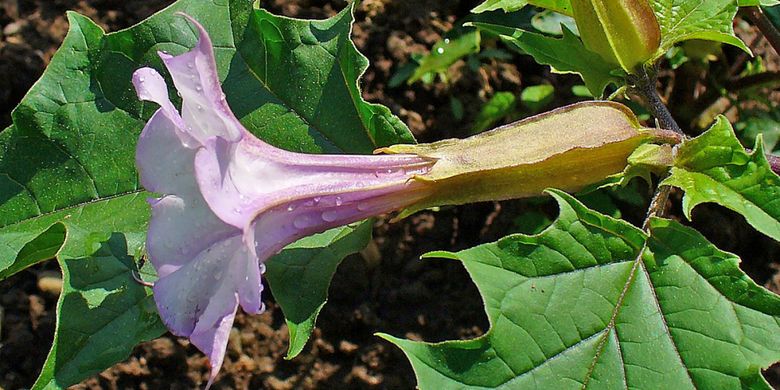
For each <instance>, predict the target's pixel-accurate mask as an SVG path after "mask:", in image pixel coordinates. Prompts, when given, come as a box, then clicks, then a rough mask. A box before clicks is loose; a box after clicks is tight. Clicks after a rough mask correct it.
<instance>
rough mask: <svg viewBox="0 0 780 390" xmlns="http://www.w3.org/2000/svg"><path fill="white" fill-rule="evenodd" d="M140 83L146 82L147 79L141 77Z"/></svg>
mask: <svg viewBox="0 0 780 390" xmlns="http://www.w3.org/2000/svg"><path fill="white" fill-rule="evenodd" d="M138 81H139V82H141V83H143V82H146V79H145V78H143V77H139V78H138Z"/></svg>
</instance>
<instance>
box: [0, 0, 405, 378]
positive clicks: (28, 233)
mask: <svg viewBox="0 0 780 390" xmlns="http://www.w3.org/2000/svg"><path fill="white" fill-rule="evenodd" d="M353 7H354V5H352V6H350V7H347V9H345V10H344V11H343V12H341V13H339V14H338V15H336V16H335V17H333V18H331V19H328V20H324V21H304V20H294V19H289V18H284V17H277V16H274V15H271V14H269V13H267V12H265V11H262V10H254V9H252V7H251V5H250V2H247V1H243V0H233V1H231V2H228V1H224V0H223V1H200V0H180V1H178V2H176V3H175V4H174V5H172V6H171V7H169V8H168V9H166V10H164V11H162V12H160V13H158V14H156V15H154V16H152V17H151V18H149V19H147V20H146V21H144V22H142V23H140V24H139V25H137V26H134V27H132V28H129V29H127V30H123V31H120V32H116V33H111V34H105V33H104V32H103V31H102V30H101V29H100V27H98V26H97V25H95V24H94V23H93V22H91V21H90V20H88V19H87V18H85V17H82V16H80V15H77V14H75V13H70V14H69V15H68V18H69V21H70V25H71V27H70V30H69V32H68V35H67V36H66V38H65V40H64V42H63V45H62V47H61V48H60V50H59V51H58V52H57V53H56V54H55V56H54V57H53V58H52V61H51V64H50V65H49V67H48V68H47V70H46V71H45V72H44V75H43V76H42V78H41V79H40V80H39V81H38V82H37V83H36V85H35V86H34V87H33V88H32V89H31V91H30V92H29V93H28V94H27V96H26V97H25V98H24V100H23V101H22V103H21V104H20V105H19V107H17V109H16V110H15V111H14V113H13V121H14V124H13V126H12V127H10V128H8V129H7V130H5V131H3V132H2V133H0V279H3V278H5V277H8V276H9V275H11V274H13V273H16V272H18V271H20V270H22V269H24V268H25V267H28V266H30V265H32V264H34V263H36V262H40V261H43V260H46V259H48V258H51V257H52V256H55V255H56V256H57V258H58V260H59V261H60V263H61V264H62V266H63V268H64V272H66V273H67V272H72V275H71V280H89V279H88V277H87V276H85V275H81V274H80V273H81V272H85V270H86V268H83V267H78V266H75V263H76V262H78V261H82V260H81V259H90V260H84V261H91V262H96V263H100V264H103V263H106V267H111V265H110V263H111V259H112V258H111V257H108V256H97V257H95V256H93V253H94V250H93V249H94V248H92V246H91V245H88V243H89V242H91V241H90V240H91V239H90V237H93V234H95V233H97V234H100V235H104V236H110V235H111V234H114V233H118V234H122V235H124V236H125V237H127V245H126V246H127V248H126V249H127V252H126V255H127V254H130V255H135V254H137V253H140V250H141V247H142V244H143V241H144V236H145V231H146V225H147V222H148V219H149V209H148V205H147V204H146V202H145V198H147V197H149V196H151V194H148V193H146V192H145V191H144V190H143V188H141V187H140V185H139V181H138V175H137V172H136V170H135V166H134V165H135V164H134V154H135V145H136V140H137V138H138V135H139V133H140V131H141V128H142V127H143V125H144V123H145V120H146V119H147V118H148V117H149V116H150V115H151V114H152V113H153V111H154V110H155V109H156V106H154V105H153V104H149V103H141V102H140V101H139V100H138V99H137V98H136V96H135V93H134V91H133V88H132V85H131V82H130V80H131V75H132V73H133V72H134V71H135V70H136V69H137V68H139V67H141V66H145V65H151V66H154V67H156V68H158V69H160V70H162V64H161V61H160V59H159V57H158V56H157V52H158V51H167V52H170V53H172V54H178V53H182V52H184V51H186V50H188V48H189V47H192V46H194V44H195V42H196V39H197V35H196V34H195V32H194V31H193V27H192V26H191V25H190V24H189V23H188V22H187V21H186V20H185V19H184V18H182V17H180V16H177V15H175V13H176V12H179V11H183V12H186V13H188V14H190V15H192V16H193V17H195V18H196V19H198V20H199V21H200V22H201V23H202V24H203V25H204V26H205V27H206V29H207V30H208V31H209V33H210V35H211V38H212V40H213V42H214V45H215V47H216V58H217V66H218V69H219V73H220V75H221V78H222V80H223V82H224V84H223V87H224V90H225V93H226V95H227V98H228V102H229V104H230V105H231V107H232V108H233V109H234V111H235V112H236V114H237V116H238V117H239V118H240V119H241V121H242V122H243V123H244V124H245V125H246V126H247V127H248V128H249V129H250V130H251V131H253V132H254V133H255V134H257V135H258V136H260V137H262V138H263V139H265V140H266V141H268V142H270V143H272V144H274V145H277V146H280V147H283V148H286V149H290V150H295V151H301V152H309V153H319V152H351V153H370V152H371V151H372V150H373V149H375V148H377V147H380V146H386V145H390V144H395V143H400V142H411V141H413V138H412V136H411V133H410V132H409V131H408V129H407V128H406V126H405V125H403V123H401V121H400V120H399V119H398V118H397V117H395V116H393V115H392V114H391V113H390V112H389V110H388V109H387V108H385V107H382V106H379V105H372V104H368V103H366V102H365V101H363V99H362V98H361V96H360V89H359V87H358V78H359V77H360V76H361V75H362V73H363V72H364V71H365V69H366V67H367V60H366V59H365V57H363V56H362V55H361V54H360V53H359V52H358V51H357V50H356V48H355V46H354V44H353V43H352V42H351V40H350V32H351V25H352V20H353V18H352V11H353ZM112 253H115V257H117V258H121V255H120V254H118V253H116V252H115V251H114V252H112ZM71 263H73V264H71ZM71 270H72V271H71ZM126 271H127V272H128V275H129V269H128V270H126ZM322 277H323V278H324V279H323V280H329V278H330V275H322ZM96 283H97V282H96ZM107 283H109V284H110V285H106V286H103V287H102V288H103V289H105V290H106V291H113V290H114V289H119V288H121V287H122V286H123V284H122V283H123V279H121V278H113V279H111V280H110V281H109V282H107ZM71 287H72V286H71ZM74 288H75V287H74ZM144 294H148V291H144ZM69 296H71V295H70V294H63V295H62V297H61V298H60V304H59V305H60V308H61V310H59V311H58V322H59V323H60V324H61V325H62V326H65V325H64V324H67V323H68V321H65V318H66V317H69V316H74V315H75V316H78V315H80V314H75V313H69V311H71V310H74V309H71V308H72V307H75V306H73V305H70V304H66V303H67V299H70V298H68V297H69ZM323 299H324V298H323ZM95 303H96V304H97V305H98V307H99V310H97V311H90V313H93V312H94V313H97V312H99V313H104V314H105V313H114V314H115V315H116V316H117V318H115V319H112V320H110V321H109V320H106V321H109V322H111V321H118V318H119V316H122V315H124V314H122V313H125V312H126V311H127V310H128V309H129V308H128V307H126V302H125V301H122V300H120V299H105V300H95ZM123 305H124V306H123ZM106 318H107V317H106ZM112 323H114V322H112ZM81 325H83V324H81V323H78V322H74V323H70V325H68V326H67V327H69V329H71V330H72V331H75V332H78V329H77V328H78V327H79V326H81ZM62 326H61V327H58V333H57V334H56V335H55V344H54V346H53V348H52V351H51V352H50V354H49V357H48V360H47V362H46V370H45V371H44V376H42V377H41V380H40V381H39V384H40V385H45V384H47V383H53V382H50V381H51V380H55V382H56V385H58V386H65V385H68V384H71V383H73V382H74V381H78V380H79V378H83V377H84V376H85V375H89V372H93V369H95V370H97V369H99V368H105V367H108V366H109V365H111V364H113V363H114V362H116V361H117V359H120V358H121V357H120V356H119V354H94V353H90V352H89V351H92V350H97V349H100V348H101V347H100V344H99V343H100V342H104V343H105V342H109V341H110V340H109V338H105V337H100V336H99V335H97V334H94V336H95V339H94V340H95V343H98V344H89V345H88V344H83V345H82V344H79V343H77V342H76V341H75V339H74V338H72V337H63V334H62V333H61V331H62V329H63V328H62ZM143 329H146V330H143ZM142 330H143V331H142ZM82 331H83V332H85V334H87V335H89V334H91V333H92V332H93V329H92V328H85V329H82ZM154 331H156V332H158V334H159V333H160V332H161V331H162V330H161V329H160V328H159V327H150V328H147V327H146V324H145V323H139V324H138V328H134V327H133V326H132V325H128V328H127V329H126V332H127V334H128V335H131V336H132V337H133V338H134V339H133V340H132V342H139V341H142V340H145V339H148V338H149V337H152V335H151V333H150V332H154ZM127 343H128V344H130V343H131V340H128V341H127ZM102 347H103V348H105V349H106V350H112V347H113V346H112V345H110V344H105V345H103V346H102ZM59 351H69V352H68V353H67V354H64V355H63V354H62V353H60V352H59ZM69 356H76V357H78V359H79V360H78V361H73V360H71V358H70V357H69ZM63 359H64V360H63ZM74 359H75V358H74ZM89 359H91V360H89ZM88 360H89V361H88ZM72 364H77V365H78V366H79V367H87V368H89V370H87V369H84V370H81V371H83V373H82V374H81V375H80V376H77V375H75V374H73V367H74V366H73V365H72ZM52 378H55V379H52Z"/></svg>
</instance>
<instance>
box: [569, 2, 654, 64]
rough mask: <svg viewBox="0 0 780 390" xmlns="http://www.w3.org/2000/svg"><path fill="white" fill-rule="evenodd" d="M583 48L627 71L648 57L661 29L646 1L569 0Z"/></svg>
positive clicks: (651, 56) (645, 60)
mask: <svg viewBox="0 0 780 390" xmlns="http://www.w3.org/2000/svg"><path fill="white" fill-rule="evenodd" d="M571 5H572V11H573V14H574V20H575V21H576V22H577V29H579V31H580V37H581V38H582V41H583V43H584V44H585V47H587V48H588V49H589V50H591V51H593V52H595V53H598V54H599V55H601V56H602V57H603V58H604V60H606V61H608V62H610V63H613V64H615V65H619V66H620V67H621V68H623V70H625V71H626V72H628V73H634V71H635V70H636V68H637V66H639V65H641V64H643V63H645V62H647V61H648V60H651V59H652V58H653V56H654V55H655V54H656V51H657V50H658V47H659V45H660V42H661V29H660V27H659V25H658V20H657V19H656V17H655V13H653V9H652V8H651V7H650V4H649V3H648V2H647V0H572V1H571Z"/></svg>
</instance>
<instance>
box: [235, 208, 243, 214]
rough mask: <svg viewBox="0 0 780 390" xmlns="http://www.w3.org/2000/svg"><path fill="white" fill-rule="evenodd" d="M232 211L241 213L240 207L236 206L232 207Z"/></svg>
mask: <svg viewBox="0 0 780 390" xmlns="http://www.w3.org/2000/svg"><path fill="white" fill-rule="evenodd" d="M233 213H235V214H241V209H240V208H238V207H236V208H234V209H233Z"/></svg>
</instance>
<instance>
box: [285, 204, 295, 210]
mask: <svg viewBox="0 0 780 390" xmlns="http://www.w3.org/2000/svg"><path fill="white" fill-rule="evenodd" d="M294 210H295V204H293V203H290V204H289V205H288V206H287V211H294Z"/></svg>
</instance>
